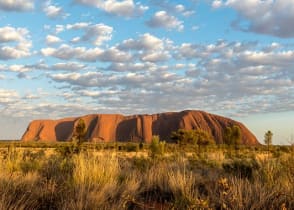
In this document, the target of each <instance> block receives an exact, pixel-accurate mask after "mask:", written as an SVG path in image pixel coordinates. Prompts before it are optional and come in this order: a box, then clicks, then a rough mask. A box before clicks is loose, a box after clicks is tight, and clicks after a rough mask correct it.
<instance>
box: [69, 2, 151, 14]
mask: <svg viewBox="0 0 294 210" xmlns="http://www.w3.org/2000/svg"><path fill="white" fill-rule="evenodd" d="M75 2H77V3H80V4H84V5H88V6H93V7H96V8H98V9H101V10H103V11H105V12H107V13H110V14H113V15H117V16H123V17H134V16H140V15H142V14H143V13H144V12H145V11H146V10H147V9H148V7H146V6H143V5H140V4H135V3H134V1H133V0H122V1H118V0H106V1H104V0H75Z"/></svg>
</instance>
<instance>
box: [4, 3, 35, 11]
mask: <svg viewBox="0 0 294 210" xmlns="http://www.w3.org/2000/svg"><path fill="white" fill-rule="evenodd" d="M33 8H34V0H13V1H12V0H0V10H3V11H18V12H20V11H28V10H32V9H33Z"/></svg>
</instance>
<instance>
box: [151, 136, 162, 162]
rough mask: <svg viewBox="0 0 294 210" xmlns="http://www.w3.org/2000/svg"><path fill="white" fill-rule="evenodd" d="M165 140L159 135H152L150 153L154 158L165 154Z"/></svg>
mask: <svg viewBox="0 0 294 210" xmlns="http://www.w3.org/2000/svg"><path fill="white" fill-rule="evenodd" d="M164 148H165V142H164V141H160V139H159V136H152V141H151V144H150V155H151V157H152V158H155V157H158V156H161V155H163V154H164Z"/></svg>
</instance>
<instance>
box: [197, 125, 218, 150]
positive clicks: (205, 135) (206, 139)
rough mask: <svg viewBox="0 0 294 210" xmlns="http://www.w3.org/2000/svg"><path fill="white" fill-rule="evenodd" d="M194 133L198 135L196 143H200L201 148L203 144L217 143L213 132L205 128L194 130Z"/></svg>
mask: <svg viewBox="0 0 294 210" xmlns="http://www.w3.org/2000/svg"><path fill="white" fill-rule="evenodd" d="M194 133H195V134H194V135H195V136H196V144H197V145H198V147H199V150H200V148H201V146H207V145H210V144H214V143H215V142H214V139H213V137H212V136H211V134H210V133H209V132H207V131H205V130H201V129H197V130H195V131H194Z"/></svg>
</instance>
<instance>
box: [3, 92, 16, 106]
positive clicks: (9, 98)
mask: <svg viewBox="0 0 294 210" xmlns="http://www.w3.org/2000/svg"><path fill="white" fill-rule="evenodd" d="M18 97H19V95H18V93H17V92H16V91H15V90H8V89H0V105H1V104H2V105H5V104H9V103H11V102H13V101H16V100H17V98H18Z"/></svg>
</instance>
